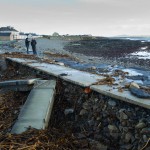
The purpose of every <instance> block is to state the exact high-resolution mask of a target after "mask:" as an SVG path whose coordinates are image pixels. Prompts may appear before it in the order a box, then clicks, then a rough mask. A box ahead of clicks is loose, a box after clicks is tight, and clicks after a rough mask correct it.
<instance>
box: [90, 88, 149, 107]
mask: <svg viewBox="0 0 150 150" xmlns="http://www.w3.org/2000/svg"><path fill="white" fill-rule="evenodd" d="M90 88H91V89H92V90H94V91H96V92H99V93H102V94H104V95H107V96H110V97H113V98H116V99H119V100H122V101H125V102H128V103H132V104H135V105H139V106H142V107H145V108H148V109H150V99H142V98H138V97H135V96H133V95H132V94H131V93H130V91H129V90H127V91H123V92H119V91H118V89H117V87H114V86H113V87H110V86H108V85H93V86H91V87H90Z"/></svg>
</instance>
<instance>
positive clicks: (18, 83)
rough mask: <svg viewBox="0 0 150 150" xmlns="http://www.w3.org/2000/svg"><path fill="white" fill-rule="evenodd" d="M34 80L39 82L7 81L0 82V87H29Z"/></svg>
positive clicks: (29, 80) (30, 80)
mask: <svg viewBox="0 0 150 150" xmlns="http://www.w3.org/2000/svg"><path fill="white" fill-rule="evenodd" d="M36 80H39V78H35V79H27V80H8V81H3V82H0V87H8V86H16V85H31V84H34V83H35V81H36Z"/></svg>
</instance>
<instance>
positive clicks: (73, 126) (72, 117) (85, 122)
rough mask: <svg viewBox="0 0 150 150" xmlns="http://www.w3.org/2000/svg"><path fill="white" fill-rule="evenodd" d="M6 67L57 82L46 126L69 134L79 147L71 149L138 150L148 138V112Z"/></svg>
mask: <svg viewBox="0 0 150 150" xmlns="http://www.w3.org/2000/svg"><path fill="white" fill-rule="evenodd" d="M8 64H9V66H11V67H12V68H14V70H15V71H16V72H17V73H23V74H30V75H33V76H35V75H36V76H37V77H38V78H44V79H47V80H48V79H56V80H57V88H56V96H55V102H54V108H53V111H52V116H51V120H50V123H49V126H50V128H53V127H55V128H57V129H62V130H63V132H64V133H65V134H69V133H72V134H73V135H74V136H75V137H76V140H78V141H80V142H81V143H80V146H79V145H78V144H77V145H76V144H75V143H74V148H72V149H79V148H81V149H84V148H86V149H102V148H103V149H115V150H116V149H120V150H123V149H133V150H134V149H140V148H142V147H143V146H144V145H145V144H146V142H147V141H148V139H149V138H150V116H149V114H150V110H149V109H148V108H144V107H143V106H142V107H141V106H138V105H136V104H131V103H130V102H129V101H126V102H124V101H122V100H119V99H114V98H111V97H108V96H104V95H102V94H100V93H98V92H96V91H92V90H90V89H89V88H87V87H84V86H82V85H77V84H75V83H70V82H68V81H66V80H65V79H64V78H59V77H58V76H57V77H54V76H52V75H49V74H47V73H46V72H42V71H41V70H36V69H33V68H29V67H27V66H24V65H23V64H20V65H19V64H18V63H15V62H14V63H12V62H11V61H8ZM148 100H149V99H147V101H148ZM101 143H103V145H102V144H101ZM104 145H105V146H104Z"/></svg>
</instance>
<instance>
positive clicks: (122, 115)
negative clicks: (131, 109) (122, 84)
mask: <svg viewBox="0 0 150 150" xmlns="http://www.w3.org/2000/svg"><path fill="white" fill-rule="evenodd" d="M125 111H126V110H125V109H120V110H119V120H120V121H123V120H127V119H128V116H127V114H126V113H125Z"/></svg>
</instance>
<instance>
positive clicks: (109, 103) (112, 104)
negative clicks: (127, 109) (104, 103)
mask: <svg viewBox="0 0 150 150" xmlns="http://www.w3.org/2000/svg"><path fill="white" fill-rule="evenodd" d="M108 105H109V106H112V107H114V106H116V102H115V101H112V100H109V101H108Z"/></svg>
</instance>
